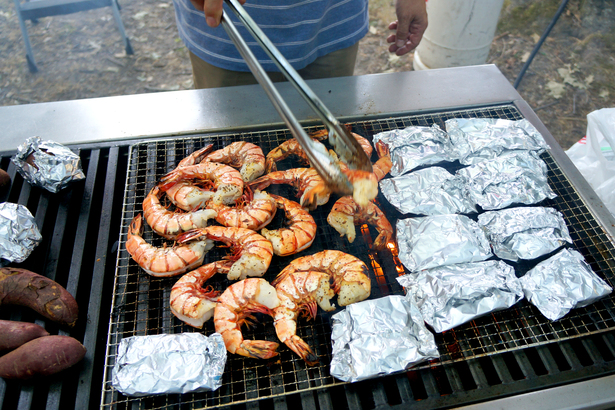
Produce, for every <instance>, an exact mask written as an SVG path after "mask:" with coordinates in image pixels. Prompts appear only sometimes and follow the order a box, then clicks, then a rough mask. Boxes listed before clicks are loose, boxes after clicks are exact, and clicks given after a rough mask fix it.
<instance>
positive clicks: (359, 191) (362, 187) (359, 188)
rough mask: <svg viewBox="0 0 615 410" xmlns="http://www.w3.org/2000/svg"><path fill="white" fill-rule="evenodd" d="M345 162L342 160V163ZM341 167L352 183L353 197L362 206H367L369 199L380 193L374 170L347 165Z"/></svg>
mask: <svg viewBox="0 0 615 410" xmlns="http://www.w3.org/2000/svg"><path fill="white" fill-rule="evenodd" d="M342 164H344V163H343V162H340V165H342ZM340 169H341V170H342V172H343V173H344V174H346V176H347V177H348V180H349V181H350V183H351V184H352V198H353V199H354V200H355V201H356V202H357V204H359V205H361V206H366V205H367V204H368V203H369V201H371V200H372V199H374V198H376V195H378V180H377V179H376V175H375V174H374V173H372V172H367V171H360V170H357V169H349V168H348V167H347V166H344V165H342V166H340Z"/></svg>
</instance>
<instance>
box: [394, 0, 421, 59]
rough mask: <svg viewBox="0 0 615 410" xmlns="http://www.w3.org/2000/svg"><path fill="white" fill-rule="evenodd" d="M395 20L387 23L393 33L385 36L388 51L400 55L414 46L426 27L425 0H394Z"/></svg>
mask: <svg viewBox="0 0 615 410" xmlns="http://www.w3.org/2000/svg"><path fill="white" fill-rule="evenodd" d="M395 13H396V14H397V20H396V21H394V22H392V23H391V24H389V30H396V33H395V34H391V35H390V36H389V37H387V43H393V44H391V45H390V46H389V51H390V52H391V53H395V54H397V55H398V56H402V55H404V54H406V53H408V52H410V51H412V50H414V49H415V48H416V46H418V45H419V43H420V42H421V39H422V38H423V33H424V32H425V29H426V28H427V8H426V6H425V0H395Z"/></svg>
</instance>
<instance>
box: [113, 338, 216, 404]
mask: <svg viewBox="0 0 615 410" xmlns="http://www.w3.org/2000/svg"><path fill="white" fill-rule="evenodd" d="M225 364H226V347H225V346H224V341H223V340H222V336H221V335H220V334H219V333H213V334H211V335H210V336H209V337H207V336H205V335H203V334H201V333H180V334H172V335H168V334H163V335H152V336H132V337H127V338H124V339H122V340H121V341H120V344H119V346H118V351H117V358H116V362H115V365H114V366H113V371H112V380H111V383H112V385H113V387H114V388H115V389H117V390H119V391H120V392H121V393H123V394H125V395H127V396H135V397H137V396H146V395H152V394H170V393H189V392H202V391H212V390H216V389H218V388H219V387H220V386H221V385H222V373H223V372H224V366H225Z"/></svg>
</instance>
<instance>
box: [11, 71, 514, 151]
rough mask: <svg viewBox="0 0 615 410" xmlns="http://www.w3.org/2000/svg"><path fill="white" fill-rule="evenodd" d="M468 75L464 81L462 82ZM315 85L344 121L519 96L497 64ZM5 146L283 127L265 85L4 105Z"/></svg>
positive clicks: (305, 110) (289, 90) (299, 104)
mask: <svg viewBox="0 0 615 410" xmlns="http://www.w3.org/2000/svg"><path fill="white" fill-rule="evenodd" d="M460 78H463V81H459V79H460ZM306 82H307V83H308V85H309V86H310V87H311V88H312V89H313V90H314V92H315V93H316V94H317V95H318V96H319V97H320V98H321V99H322V101H323V103H324V104H325V105H326V106H327V107H329V108H330V109H331V111H332V113H333V115H334V116H335V117H336V118H338V119H340V120H342V121H344V120H345V119H348V118H361V117H366V116H370V115H391V116H394V115H397V114H400V113H404V112H426V111H431V110H435V109H450V108H457V107H464V106H469V105H476V104H480V105H488V104H499V103H503V102H510V101H515V100H516V99H520V96H519V94H518V93H517V92H516V91H515V90H514V89H513V88H512V86H511V85H510V83H509V82H508V80H506V78H505V77H504V76H503V75H502V74H501V73H500V71H499V70H498V69H497V68H496V67H495V66H494V65H484V66H475V67H460V68H455V69H440V70H431V71H416V72H405V73H388V74H373V75H366V76H354V77H343V78H335V79H324V80H308V81H306ZM278 90H279V91H280V94H281V95H282V98H284V100H285V101H286V102H287V103H288V104H289V106H291V107H293V112H294V114H295V116H296V117H297V119H298V120H299V121H311V122H313V123H315V122H316V121H317V120H318V117H317V116H315V114H314V112H313V111H312V109H311V108H310V107H309V106H308V105H307V103H306V102H305V101H304V100H303V98H301V96H299V95H298V94H297V93H296V91H295V90H294V88H293V86H292V85H291V84H288V83H283V84H280V85H279V87H278ZM0 124H2V128H3V129H2V133H1V135H0V144H1V146H2V150H3V151H12V150H15V149H16V148H17V146H18V145H19V144H20V143H21V142H22V141H24V140H25V139H26V138H28V137H31V136H35V135H38V136H40V137H41V138H43V139H51V140H55V141H57V142H59V143H62V144H76V143H87V142H101V141H116V140H122V139H133V138H145V137H148V138H151V137H159V136H174V135H186V134H190V133H197V132H204V131H208V132H209V131H223V130H234V129H239V128H243V127H263V126H271V125H280V124H282V122H281V120H280V118H279V115H278V114H277V113H276V112H275V110H273V109H272V106H271V103H270V102H269V100H268V98H267V96H266V95H265V92H264V91H263V89H262V88H261V87H260V86H259V85H249V86H240V87H230V88H223V89H209V90H187V91H170V92H163V93H152V94H137V95H126V96H119V97H104V98H92V99H85V100H74V101H60V102H51V103H40V104H27V105H15V106H6V107H0Z"/></svg>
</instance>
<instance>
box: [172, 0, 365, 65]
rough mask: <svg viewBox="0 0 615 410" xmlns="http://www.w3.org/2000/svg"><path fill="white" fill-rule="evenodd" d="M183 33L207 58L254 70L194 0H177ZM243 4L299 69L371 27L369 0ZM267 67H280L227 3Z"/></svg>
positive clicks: (187, 42) (348, 43)
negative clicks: (208, 19)
mask: <svg viewBox="0 0 615 410" xmlns="http://www.w3.org/2000/svg"><path fill="white" fill-rule="evenodd" d="M173 3H174V5H175V15H176V18H177V27H178V31H179V36H180V37H181V39H182V40H183V42H184V44H185V45H186V47H187V48H188V49H189V50H190V51H191V52H192V53H194V54H195V55H197V56H198V57H199V58H201V59H202V60H204V61H206V62H208V63H209V64H212V65H214V66H216V67H220V68H224V69H227V70H233V71H250V70H249V68H248V66H247V65H246V64H245V62H244V61H243V58H242V57H241V55H240V54H239V51H237V48H236V47H235V45H234V44H233V42H232V41H231V40H230V39H229V37H228V36H227V34H226V32H225V31H224V29H223V28H222V26H221V25H220V26H218V27H216V28H210V27H209V26H208V25H207V24H206V23H205V16H204V15H203V12H201V11H197V10H196V9H195V8H194V7H193V6H192V4H191V3H190V0H173ZM244 8H245V10H246V12H247V13H248V14H250V17H252V19H253V20H254V21H255V22H256V24H258V26H259V27H260V28H261V30H263V31H264V32H265V34H266V35H267V37H269V39H270V40H271V41H272V42H273V44H274V45H275V46H276V47H277V48H278V50H279V51H280V52H281V53H282V54H283V55H284V57H286V59H287V60H288V61H289V62H290V63H291V64H292V66H293V67H294V68H295V69H296V70H299V69H301V68H303V67H305V66H307V65H308V64H310V63H311V62H313V61H314V60H316V59H317V58H318V57H321V56H323V55H325V54H329V53H331V52H333V51H336V50H341V49H343V48H346V47H350V46H351V45H353V44H355V43H356V42H357V41H359V40H360V39H361V38H363V36H364V35H365V34H366V33H367V30H368V28H369V17H368V8H367V0H247V2H246V3H245V4H244ZM224 12H225V13H226V15H227V16H230V17H231V19H232V21H233V23H235V26H236V27H237V29H238V30H239V32H240V33H241V35H242V36H243V38H244V40H245V41H246V43H247V44H248V46H249V47H250V49H251V50H252V52H253V53H254V55H255V56H256V58H257V59H258V60H259V62H260V63H261V65H262V66H263V68H264V69H265V70H266V71H279V70H278V68H277V67H276V66H275V64H274V63H273V62H272V61H271V59H270V58H269V56H267V54H266V53H265V52H264V51H263V50H262V48H261V47H260V46H259V45H258V43H257V42H256V41H255V40H254V38H253V37H252V36H251V35H250V34H249V33H248V31H247V30H246V29H245V28H244V27H243V25H242V24H240V23H239V21H238V20H237V17H236V16H235V15H234V14H233V12H231V11H229V9H228V8H227V6H226V5H224Z"/></svg>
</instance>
